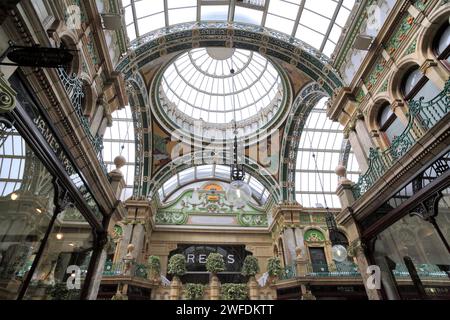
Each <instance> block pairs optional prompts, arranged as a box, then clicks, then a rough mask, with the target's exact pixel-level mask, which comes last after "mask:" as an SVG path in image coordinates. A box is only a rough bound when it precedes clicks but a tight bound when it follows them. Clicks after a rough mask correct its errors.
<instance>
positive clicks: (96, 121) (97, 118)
mask: <svg viewBox="0 0 450 320" xmlns="http://www.w3.org/2000/svg"><path fill="white" fill-rule="evenodd" d="M99 100H100V99H99ZM104 110H105V109H104V107H103V101H97V108H96V110H95V112H94V116H93V117H92V120H91V132H92V135H93V136H95V135H96V134H97V132H98V129H99V127H100V125H101V123H102V120H103V113H104Z"/></svg>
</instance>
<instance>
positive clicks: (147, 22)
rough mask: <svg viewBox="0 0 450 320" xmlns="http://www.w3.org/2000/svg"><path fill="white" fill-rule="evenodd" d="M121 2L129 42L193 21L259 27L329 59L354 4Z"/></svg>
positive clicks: (345, 0) (305, 0)
mask: <svg viewBox="0 0 450 320" xmlns="http://www.w3.org/2000/svg"><path fill="white" fill-rule="evenodd" d="M230 2H231V1H214V0H200V1H197V0H167V1H164V0H123V1H122V3H123V7H124V9H125V22H126V26H127V27H126V29H127V32H128V36H129V38H130V41H133V40H134V39H136V38H138V37H140V36H142V35H144V34H146V33H148V32H151V31H154V30H156V29H160V28H163V27H168V26H170V25H174V24H178V23H183V22H194V21H230V22H231V21H235V22H243V23H251V24H254V25H261V26H264V27H267V28H271V29H275V30H277V31H280V32H283V33H286V34H288V35H291V36H293V37H296V38H298V39H300V40H303V41H305V42H306V43H309V44H310V45H312V46H313V47H315V48H316V49H318V50H320V51H322V52H323V53H324V54H325V55H327V56H330V55H331V54H332V53H333V51H334V49H335V47H336V43H337V42H338V40H339V37H340V36H341V33H342V31H343V28H344V27H345V25H346V23H347V20H348V18H349V16H350V14H351V11H352V10H353V8H354V6H355V3H356V1H355V0H320V1H317V0H266V1H247V0H244V1H236V4H235V5H234V7H233V4H231V5H230Z"/></svg>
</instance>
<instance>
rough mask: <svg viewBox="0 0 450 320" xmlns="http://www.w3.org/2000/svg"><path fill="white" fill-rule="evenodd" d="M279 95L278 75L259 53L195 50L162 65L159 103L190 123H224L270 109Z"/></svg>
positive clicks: (276, 101) (275, 105)
mask: <svg viewBox="0 0 450 320" xmlns="http://www.w3.org/2000/svg"><path fill="white" fill-rule="evenodd" d="M231 70H234V75H233V73H232V71H231ZM282 92H283V90H282V81H281V77H280V75H279V73H278V71H277V70H276V68H275V67H274V66H273V65H272V63H271V62H270V61H269V60H267V59H266V58H264V57H263V56H262V55H260V54H259V53H256V52H251V51H247V50H241V49H231V48H199V49H194V50H191V51H189V52H186V53H184V54H182V55H181V56H180V57H178V58H177V59H176V60H175V61H174V62H173V63H172V64H170V65H169V66H168V67H167V69H166V70H165V72H164V74H163V77H162V81H161V90H160V99H166V100H167V101H166V102H169V103H172V104H174V105H175V106H176V108H177V109H178V111H181V112H182V113H183V114H184V115H185V116H187V117H188V118H190V119H194V120H200V119H201V120H203V121H205V122H207V123H212V124H227V123H230V122H232V121H233V120H234V119H235V120H236V121H237V122H238V123H239V122H241V121H245V120H248V119H250V118H252V117H253V118H254V117H255V116H258V115H260V114H261V113H262V112H266V113H267V112H271V111H274V109H276V108H277V107H278V106H279V102H280V100H281V97H282Z"/></svg>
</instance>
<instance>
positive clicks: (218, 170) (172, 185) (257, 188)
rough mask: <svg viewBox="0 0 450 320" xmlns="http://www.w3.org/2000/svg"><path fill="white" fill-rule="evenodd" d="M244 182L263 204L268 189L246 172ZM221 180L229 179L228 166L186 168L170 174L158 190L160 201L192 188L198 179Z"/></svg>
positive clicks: (267, 195) (259, 202)
mask: <svg viewBox="0 0 450 320" xmlns="http://www.w3.org/2000/svg"><path fill="white" fill-rule="evenodd" d="M245 179H246V180H245V181H246V182H247V183H248V184H249V185H250V188H251V189H252V196H253V199H254V200H255V201H256V202H257V203H258V204H260V205H264V204H265V203H266V202H267V200H268V199H269V196H270V193H269V191H268V190H267V189H266V188H265V187H264V186H263V185H262V184H261V182H259V181H258V180H257V179H256V178H255V177H253V176H251V175H249V174H248V173H247V174H246V178H245ZM208 180H221V181H225V182H228V181H229V180H230V167H228V166H223V165H216V164H213V165H203V166H197V167H193V168H189V169H186V170H184V171H181V172H179V173H177V174H176V175H174V176H172V177H171V178H170V179H169V180H167V181H166V182H165V183H164V184H163V186H162V187H161V188H160V189H159V190H158V194H159V198H160V200H161V202H165V201H166V200H167V199H169V198H172V196H173V194H174V192H176V193H177V194H180V193H181V192H182V191H183V190H186V189H193V188H195V187H197V186H198V185H199V183H198V182H199V181H202V183H200V184H203V183H204V181H208Z"/></svg>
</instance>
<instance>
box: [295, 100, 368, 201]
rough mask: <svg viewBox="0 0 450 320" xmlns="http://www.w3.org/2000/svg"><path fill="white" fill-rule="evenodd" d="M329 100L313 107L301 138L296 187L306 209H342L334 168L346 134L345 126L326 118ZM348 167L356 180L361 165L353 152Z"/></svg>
mask: <svg viewBox="0 0 450 320" xmlns="http://www.w3.org/2000/svg"><path fill="white" fill-rule="evenodd" d="M327 100H328V98H323V99H321V100H320V101H319V102H318V103H317V105H316V106H315V107H314V108H313V109H312V111H311V113H310V114H309V117H308V119H307V121H306V124H305V127H304V129H303V132H302V135H301V137H300V143H299V149H298V154H297V167H296V177H295V184H296V185H295V190H296V199H297V201H298V202H299V203H300V204H301V205H302V206H304V207H307V208H318V207H323V208H325V207H327V206H328V207H329V208H340V202H339V199H338V197H337V195H336V188H337V186H338V177H337V175H336V173H335V169H336V167H337V166H338V165H339V163H340V156H341V154H342V152H343V149H344V148H343V147H344V144H343V142H344V135H343V133H342V132H343V127H342V126H341V125H340V124H339V123H338V122H333V121H331V120H329V119H328V118H327V115H326V102H327ZM313 155H314V156H315V157H316V158H315V159H316V161H315V160H314V157H313ZM347 169H348V172H347V173H348V175H347V177H348V178H349V179H352V180H353V181H356V180H357V178H358V174H359V168H358V164H357V162H356V159H355V157H354V155H353V153H350V155H349V160H348V163H347ZM355 179H356V180H355ZM322 187H323V191H324V192H322ZM324 195H325V196H324Z"/></svg>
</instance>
